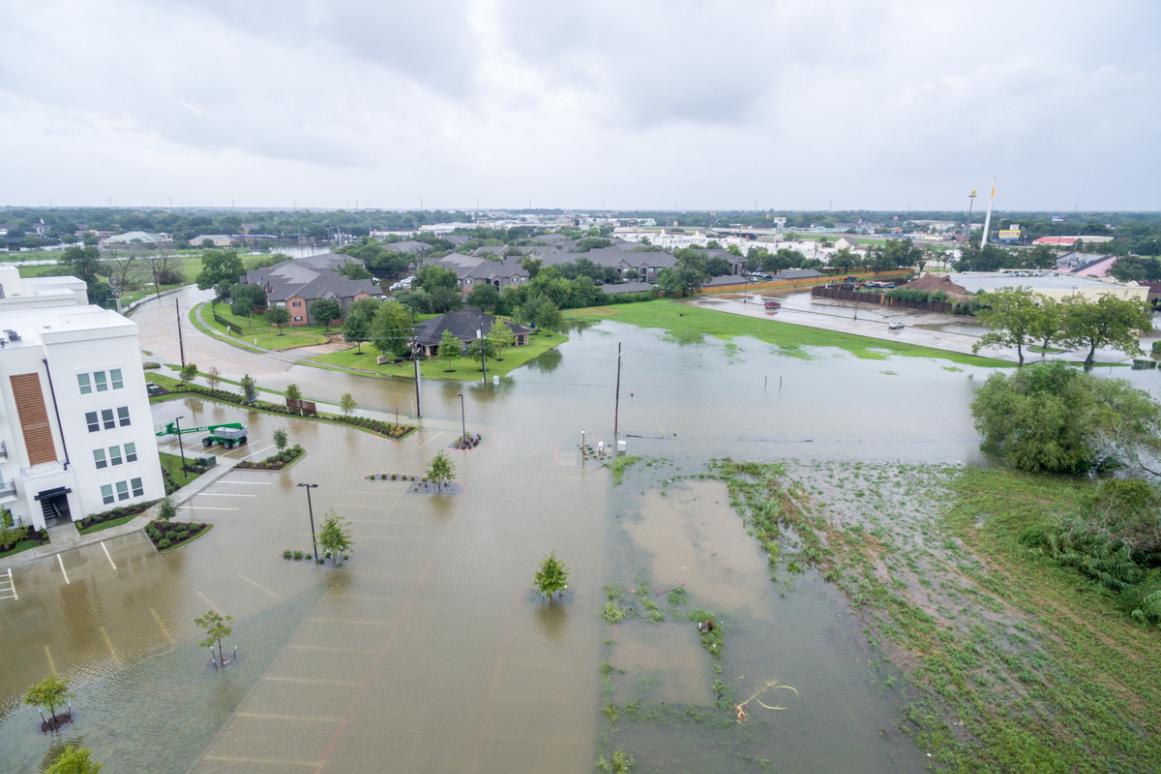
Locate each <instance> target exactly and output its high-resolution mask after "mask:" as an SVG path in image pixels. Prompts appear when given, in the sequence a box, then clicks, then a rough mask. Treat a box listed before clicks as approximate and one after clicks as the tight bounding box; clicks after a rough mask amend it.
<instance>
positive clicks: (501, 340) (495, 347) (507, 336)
mask: <svg viewBox="0 0 1161 774" xmlns="http://www.w3.org/2000/svg"><path fill="white" fill-rule="evenodd" d="M487 339H488V345H489V347H490V348H491V350H492V355H493V356H494V357H496V358H497V359H499V360H503V359H504V350H505V349H506V348H508V347H511V346H513V345H514V344H515V343H516V334H514V333H513V332H512V329H511V328H510V327H508V323H506V322H504V321H503V320H496V322H494V323H492V328H491V330H489V331H488V336H487Z"/></svg>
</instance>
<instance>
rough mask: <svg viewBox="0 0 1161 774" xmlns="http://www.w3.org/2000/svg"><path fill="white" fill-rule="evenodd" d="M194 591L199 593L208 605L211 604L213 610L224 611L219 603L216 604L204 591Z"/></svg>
mask: <svg viewBox="0 0 1161 774" xmlns="http://www.w3.org/2000/svg"><path fill="white" fill-rule="evenodd" d="M194 593H195V594H197V595H198V596H199V597H201V598H202V601H203V602H205V603H206V604H207V605H209V606H210V610H213V611H214V612H217V613H220V612H222V608H220V607H218V606H217V605H215V604H214V603H213V601H212V600H211V599H210V598H209V597H207V596H206V595H205V594H203V593H202V592H200V591H197V592H194Z"/></svg>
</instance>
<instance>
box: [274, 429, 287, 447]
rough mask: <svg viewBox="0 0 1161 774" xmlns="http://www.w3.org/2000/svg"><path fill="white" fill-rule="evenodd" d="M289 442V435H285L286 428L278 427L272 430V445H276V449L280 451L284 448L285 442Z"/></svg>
mask: <svg viewBox="0 0 1161 774" xmlns="http://www.w3.org/2000/svg"><path fill="white" fill-rule="evenodd" d="M289 442H290V438H289V436H287V434H286V430H284V429H283V428H281V427H280V428H278V429H277V430H275V431H274V445H275V446H276V447H278V451H282V450H283V449H285V448H286V444H288V443H289Z"/></svg>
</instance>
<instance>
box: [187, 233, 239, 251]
mask: <svg viewBox="0 0 1161 774" xmlns="http://www.w3.org/2000/svg"><path fill="white" fill-rule="evenodd" d="M207 242H209V246H210V247H218V248H224V247H233V246H234V245H235V244H237V242H235V240H234V237H232V236H230V235H229V234H198V235H197V236H196V237H194V238H193V239H191V240H189V245H190V247H205V246H206V243H207Z"/></svg>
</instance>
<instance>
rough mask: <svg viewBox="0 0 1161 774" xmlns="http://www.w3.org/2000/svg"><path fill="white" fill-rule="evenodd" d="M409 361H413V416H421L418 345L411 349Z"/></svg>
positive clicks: (417, 417)
mask: <svg viewBox="0 0 1161 774" xmlns="http://www.w3.org/2000/svg"><path fill="white" fill-rule="evenodd" d="M411 362H413V363H415V418H416V419H422V418H423V410H422V409H420V407H419V346H418V345H416V346H415V347H414V348H413V349H412V350H411Z"/></svg>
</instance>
